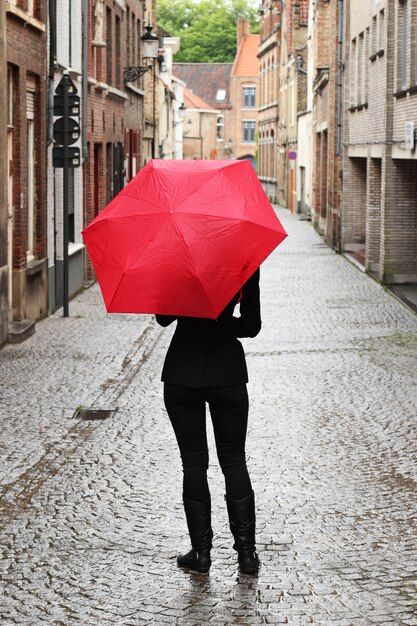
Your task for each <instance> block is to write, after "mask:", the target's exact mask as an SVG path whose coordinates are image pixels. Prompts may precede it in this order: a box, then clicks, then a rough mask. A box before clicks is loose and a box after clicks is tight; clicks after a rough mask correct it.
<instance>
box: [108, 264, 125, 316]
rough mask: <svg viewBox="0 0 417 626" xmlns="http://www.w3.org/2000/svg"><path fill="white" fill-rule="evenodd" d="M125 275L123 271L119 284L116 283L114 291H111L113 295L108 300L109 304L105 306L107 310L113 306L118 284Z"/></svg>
mask: <svg viewBox="0 0 417 626" xmlns="http://www.w3.org/2000/svg"><path fill="white" fill-rule="evenodd" d="M125 273H126V272H125V270H123V272H122V275H121V276H120V279H119V282H118V283H117V286H116V288H115V290H114V291H113V295H112V297H111V300H110V302H109V304H108V306H107V310H109V309H110V307H111V305H112V304H113V300H114V299H115V297H116V294H117V292H118V290H119V287H120V283H121V282H122V280H123V278H124V277H125Z"/></svg>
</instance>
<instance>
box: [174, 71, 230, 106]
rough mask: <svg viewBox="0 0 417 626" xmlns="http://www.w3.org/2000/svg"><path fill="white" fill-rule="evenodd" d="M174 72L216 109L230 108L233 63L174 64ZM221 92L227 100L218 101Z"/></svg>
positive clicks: (192, 90)
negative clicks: (230, 82)
mask: <svg viewBox="0 0 417 626" xmlns="http://www.w3.org/2000/svg"><path fill="white" fill-rule="evenodd" d="M172 71H173V73H174V74H175V76H178V78H180V79H181V80H183V81H184V82H185V84H186V85H187V87H188V89H189V90H190V91H191V92H193V93H195V94H196V95H198V96H199V97H200V98H202V99H203V100H204V101H205V102H207V103H208V104H209V106H210V107H213V108H215V109H222V108H230V93H229V79H230V72H231V71H232V63H173V64H172ZM219 90H225V98H224V99H222V100H218V99H217V98H216V96H217V95H218V92H219Z"/></svg>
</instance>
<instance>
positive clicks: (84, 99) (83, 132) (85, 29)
mask: <svg viewBox="0 0 417 626" xmlns="http://www.w3.org/2000/svg"><path fill="white" fill-rule="evenodd" d="M82 15H83V17H82V20H83V25H82V29H83V30H82V46H83V50H82V52H83V54H82V83H81V91H82V119H81V126H82V128H81V142H82V143H81V145H82V154H81V156H82V158H83V159H87V157H88V150H87V128H88V107H87V101H88V0H83V14H82ZM83 178H84V191H86V179H87V177H86V176H84V177H83Z"/></svg>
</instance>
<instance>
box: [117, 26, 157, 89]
mask: <svg viewBox="0 0 417 626" xmlns="http://www.w3.org/2000/svg"><path fill="white" fill-rule="evenodd" d="M145 29H146V33H145V34H144V35H143V36H142V37H141V41H142V46H143V49H142V58H143V59H151V60H152V63H150V64H149V65H136V66H131V65H129V66H127V67H125V68H124V71H123V76H124V79H125V83H133V82H134V81H135V80H138V79H139V78H140V77H141V76H143V74H144V73H145V72H147V71H149V70H151V69H152V67H153V62H154V59H157V58H158V50H159V38H158V35H156V34H155V33H153V32H152V29H153V26H151V25H150V24H148V25H147V26H145Z"/></svg>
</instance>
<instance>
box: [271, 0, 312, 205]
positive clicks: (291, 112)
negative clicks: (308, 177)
mask: <svg viewBox="0 0 417 626" xmlns="http://www.w3.org/2000/svg"><path fill="white" fill-rule="evenodd" d="M308 9H309V7H308V2H306V1H304V0H301V1H295V0H285V2H284V3H282V5H281V11H282V13H281V19H280V24H281V29H280V35H281V45H280V56H279V91H278V111H279V121H278V134H277V148H278V153H277V200H278V202H279V203H280V204H282V205H283V206H288V207H289V208H290V209H291V211H293V210H294V209H295V208H297V186H300V184H301V183H302V179H301V176H300V175H299V176H298V177H297V176H296V174H297V168H296V159H293V158H291V159H289V154H290V153H292V156H296V155H297V152H298V116H299V114H300V113H302V112H304V111H305V110H306V106H307V78H306V70H305V68H304V66H305V65H306V59H307V54H306V44H307V25H308ZM303 147H304V146H303ZM303 147H302V148H303ZM298 173H299V174H302V170H299V172H298ZM299 179H301V180H299ZM303 184H304V183H303Z"/></svg>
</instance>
